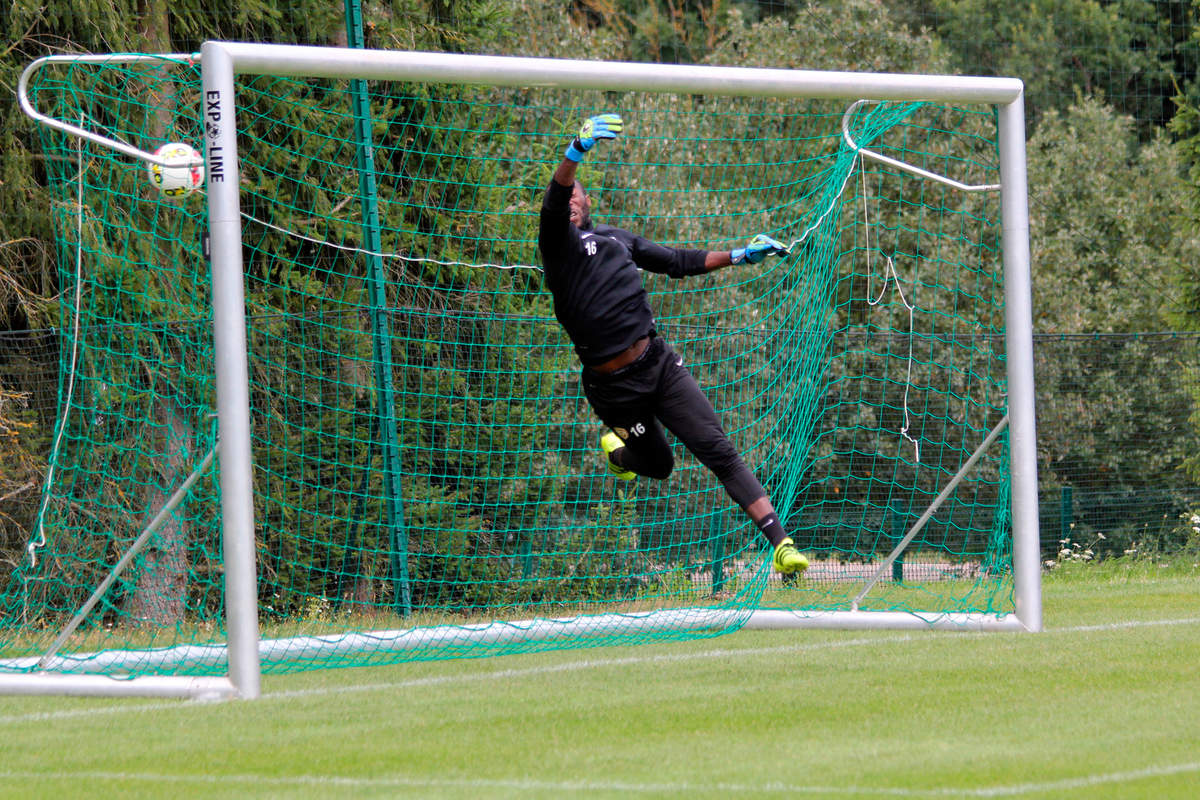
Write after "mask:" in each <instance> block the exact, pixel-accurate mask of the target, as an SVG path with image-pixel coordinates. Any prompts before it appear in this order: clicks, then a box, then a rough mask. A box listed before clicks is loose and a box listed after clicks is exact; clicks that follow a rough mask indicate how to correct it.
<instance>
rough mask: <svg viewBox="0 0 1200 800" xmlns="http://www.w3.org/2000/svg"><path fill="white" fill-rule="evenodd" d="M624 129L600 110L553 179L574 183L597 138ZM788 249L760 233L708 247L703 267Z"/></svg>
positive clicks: (754, 260)
mask: <svg viewBox="0 0 1200 800" xmlns="http://www.w3.org/2000/svg"><path fill="white" fill-rule="evenodd" d="M623 129H624V123H623V122H622V120H621V117H620V115H618V114H597V115H596V116H594V117H588V118H587V119H586V120H584V123H583V125H582V126H581V127H580V128H579V134H578V135H577V136H576V137H575V138H574V139H573V140H572V141H571V143H570V144H569V145H568V146H567V150H566V152H565V153H564V154H563V159H562V161H561V162H560V163H559V165H558V168H557V169H555V170H554V182H555V183H557V184H559V185H560V186H574V185H575V173H576V171H577V170H578V169H579V162H580V161H582V160H583V157H584V156H585V155H586V154H587V153H588V151H590V150H591V149H592V148H593V147H595V146H596V142H598V141H600V140H601V139H615V138H617V134H619V133H621V131H622V130H623ZM788 252H789V251H788V248H787V246H786V245H784V244H783V243H782V242H778V241H776V240H775V239H772V238H771V237H769V236H767V235H766V234H762V233H760V234H758V235H757V236H755V237H754V238H753V239H751V240H750V241H749V242H747V243H746V245H745V246H744V247H738V248H735V249H734V250H710V251H708V252H707V253H705V255H704V270H705V271H706V272H712V271H713V270H717V269H721V268H722V267H728V266H730V265H733V264H741V263H743V262H749V263H751V264H757V263H759V262H760V261H762V260H763V259H765V258H766V257H767V256H771V255H773V256H783V255H786V254H787V253H788Z"/></svg>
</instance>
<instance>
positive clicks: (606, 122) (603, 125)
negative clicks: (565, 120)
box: [566, 114, 621, 162]
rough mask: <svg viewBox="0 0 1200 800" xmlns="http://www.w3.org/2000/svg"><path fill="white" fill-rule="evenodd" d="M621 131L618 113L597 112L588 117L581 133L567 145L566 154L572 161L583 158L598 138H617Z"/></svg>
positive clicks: (580, 130)
mask: <svg viewBox="0 0 1200 800" xmlns="http://www.w3.org/2000/svg"><path fill="white" fill-rule="evenodd" d="M620 132H621V117H620V116H618V115H617V114H597V115H596V116H594V117H588V119H587V120H585V121H584V123H583V127H581V128H580V129H579V135H578V136H576V137H575V139H574V141H572V142H571V144H570V145H569V146H568V147H567V152H566V156H567V158H569V159H571V160H572V161H575V162H579V161H582V160H583V154H584V153H586V152H587V151H588V150H591V149H592V147H594V146H595V144H596V140H597V139H615V138H617V134H618V133H620Z"/></svg>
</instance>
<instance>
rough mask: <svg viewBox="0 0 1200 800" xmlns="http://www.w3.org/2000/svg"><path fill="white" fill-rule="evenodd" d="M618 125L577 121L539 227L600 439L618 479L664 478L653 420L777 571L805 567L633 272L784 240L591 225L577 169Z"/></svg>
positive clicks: (698, 264)
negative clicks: (730, 505) (660, 235)
mask: <svg viewBox="0 0 1200 800" xmlns="http://www.w3.org/2000/svg"><path fill="white" fill-rule="evenodd" d="M620 132H621V118H620V117H619V116H617V115H616V114H600V115H599V116H595V117H591V118H590V119H588V120H587V121H586V122H584V124H583V127H582V128H581V129H580V131H579V135H578V136H577V137H576V138H575V139H574V140H573V141H572V142H571V144H570V145H569V146H568V147H567V151H566V155H565V156H564V157H563V160H562V163H560V164H559V165H558V168H557V169H555V171H554V179H553V180H552V181H550V186H549V187H548V188H547V189H546V195H545V198H544V199H543V201H542V213H541V222H540V227H539V230H538V247H539V248H540V249H541V251H542V266H543V268H544V270H545V280H546V287H547V288H548V289H549V290H550V292H551V294H552V295H553V297H554V315H555V316H556V317H557V318H558V321H559V322H560V323H561V324H562V326H563V328H564V329H566V331H567V334H568V335H569V336H570V337H571V341H572V342H573V343H574V344H575V352H576V353H577V354H578V355H579V360H580V361H582V362H583V374H582V382H583V391H584V394H585V395H586V396H587V399H588V402H589V403H590V404H591V406H592V409H593V410H594V411H595V412H596V415H597V416H598V417H600V419H601V421H602V422H603V423H604V424H605V425H606V426H608V427H609V428H611V429H612V430H611V432H609V433H606V434H605V435H604V436H603V437H602V438H601V440H600V445H601V447H602V448H603V450H604V452H605V454H606V456H605V457H606V461H607V463H608V467H609V469H610V470H611V471H612V472H613V473H614V474H615V475H616V476H617V477H619V478H622V479H624V480H632V479H633V478H634V477H635V475H643V476H645V477H648V478H654V479H656V480H664V479H666V478H667V477H668V476H669V475H670V474H671V470H672V469H673V468H674V466H675V465H674V458H673V456H672V455H671V448H670V445H668V443H667V439H666V436H665V435H664V434H663V430H662V427H661V426H660V425H659V423H660V422H661V423H662V425H665V426H666V428H667V430H669V431H671V433H672V434H674V435H675V436H676V437H677V438H678V439H679V441H681V442H683V444H684V446H686V447H687V448H688V450H690V451H691V452H692V453H693V454H694V455H695V456H696V458H698V459H699V460H700V462H701V463H702V464H704V466H706V467H708V468H709V469H710V470H712V472H713V474H715V475H716V476H717V479H718V480H720V481H721V484H722V485H723V486H724V487H725V491H727V492H728V493H729V496H730V497H732V498H733V499H734V501H735V502H737V504H738V505H740V506H741V507H742V508H743V509H745V511H746V514H747V515H749V517H750V519H752V520H753V521H754V524H755V525H757V526H758V528H759V530H761V531H762V532H763V535H765V536H766V537H767V539H768V540H769V541H770V542H771V546H772V547H773V548H774V551H775V554H774V565H775V569H776V570H778V571H780V572H783V573H796V572H801V571H803V570H804V569H807V567H808V559H807V558H805V557H804V555H803V554H802V553H800V552H799V551H798V550H797V549H796V547H795V545H794V543H793V542H792V539H791V538H790V537H789V536H788V535H787V531H785V530H784V528H783V524H782V523H781V522H780V520H779V515H778V514H776V513H775V508H774V506H772V505H771V500H770V498H769V497H767V493H766V490H765V489H763V486H762V484H761V483H759V481H758V478H756V477H755V476H754V473H752V472H751V471H750V470H749V468H747V467H746V465H745V463H744V462H743V461H742V459H741V456H739V455H738V453H737V451H736V450H735V449H734V447H733V444H732V443H731V442H730V441H729V438H728V437H727V436H726V435H725V431H724V429H723V428H722V427H721V422H720V420H719V419H718V418H717V414H716V411H715V410H713V407H712V403H710V402H709V400H708V398H707V397H705V395H704V393H703V392H702V391H701V389H700V386H699V385H698V384H697V383H696V380H695V378H693V377H692V375H691V373H690V372H688V370H687V368H686V367H684V366H683V358H682V357H681V356H679V355H678V354H677V353H676V352H675V351H674V350H673V349H672V348H671V345H669V344H668V343H667V342H665V341H664V340H663V339H662V338H661V337H659V336H658V335H657V333H656V331H655V329H654V314H653V312H652V311H651V309H650V302H649V296H648V295H647V293H646V290H645V289H644V288H643V286H642V280H641V276H639V275H638V268H639V267H640V268H641V269H646V270H650V271H651V272H658V273H663V274H666V275H669V276H670V277H672V278H686V277H688V276H689V275H702V274H704V273H706V272H711V271H712V270H716V269H720V268H721V267H727V266H729V265H730V264H740V263H742V262H749V263H751V264H757V263H758V262H760V261H762V260H763V259H765V258H766V257H767V256H769V255H776V256H779V255H783V254H784V253H786V252H787V248H786V247H784V245H782V244H780V243H779V242H777V241H775V240H774V239H771V238H769V237H767V236H764V235H761V234H760V235H758V236H755V237H754V238H753V239H751V240H750V242H749V243H748V244H747V245H746V246H745V247H739V248H737V249H736V250H733V251H707V250H677V249H674V248H670V247H664V246H663V245H659V244H655V243H654V242H651V241H649V240H648V239H645V238H643V237H641V236H638V235H637V234H635V233H630V232H629V231H626V230H622V229H620V228H614V227H612V226H610V225H603V224H595V223H593V222H592V218H591V213H590V212H591V201H590V200H589V198H588V194H587V191H586V190H585V189H584V188H583V186H582V185H581V184H580V183H579V182H578V181H576V180H575V171H576V169H577V168H578V166H579V162H580V161H581V160H582V159H583V157H584V154H585V153H587V151H589V150H590V149H592V147H593V146H594V145H595V143H596V142H597V141H599V140H600V139H613V138H615V137H616V136H617V134H618V133H620Z"/></svg>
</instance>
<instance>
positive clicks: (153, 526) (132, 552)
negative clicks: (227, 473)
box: [38, 447, 217, 669]
mask: <svg viewBox="0 0 1200 800" xmlns="http://www.w3.org/2000/svg"><path fill="white" fill-rule="evenodd" d="M216 454H217V448H216V447H213V448H212V449H210V450H209V451H208V455H206V456H205V457H204V460H203V461H201V462H200V466H198V467H196V468H195V469H194V470H192V474H191V475H189V476H188V477H187V479H186V480H185V481H184V482H183V483H182V484H181V485H180V486H179V488H178V489H176V490H175V492H174V493H173V494H172V495H171V497H170V499H168V500H167V502H166V503H164V504H163V507H162V508H160V509H159V510H158V513H157V514H155V515H154V518H153V519H151V520H150V524H149V525H147V526H146V527H145V528H144V529H143V530H142V532H141V534H139V535H138V537H137V538H136V539H134V540H133V544H131V545H130V546H129V549H128V550H126V551H125V555H123V556H121V560H120V561H118V562H117V563H116V565H115V566H113V568H112V569H111V570H109V572H108V575H106V576H104V580H102V581H101V582H100V585H99V586H97V587H96V589H95V591H93V592H92V594H91V596H90V597H89V598H88V599H87V600H86V601H85V602H84V604H83V605H82V606H80V607H79V610H78V611H76V612H75V616H73V617H71V621H70V622H68V623H67V624H66V626H65V627H64V628H63V629H62V631H61V632H60V633H59V634H58V637H57V638H56V639H55V640H54V642H53V643H52V644H51V645H50V648H49V649H48V650H47V651H46V653H45V655H43V656H42V657H41V660H39V661H38V666H39V667H41V668H43V669H44V668H45V667H46V665H47V664H48V663H49V662H50V660H51V659H52V658H54V656H55V655H56V654H57V653H58V649H59V648H60V647H62V646H63V643H64V642H66V641H67V639H69V638H70V637H71V634H72V633H74V632H75V630H76V629H77V628H78V627H79V626H80V625H81V624H82V623H83V621H84V620H85V619H87V615H88V614H90V613H91V612H92V609H93V608H95V607H96V604H97V603H99V602H100V599H101V598H102V597H104V595H105V594H107V593H108V590H109V587H111V586H112V585H113V583H114V582H116V580H117V578H119V577H121V573H123V572H124V571H125V570H126V569H127V568H128V567H129V565H130V564H131V563H132V562H133V559H135V558H136V557H137V555H138V553H140V552H142V550H143V549H144V548H145V547H146V545H147V544H149V543H150V539H151V538H152V537H153V536H154V534H155V533H157V532H158V529H159V528H161V527H162V526H163V524H164V523H166V521H167V520H168V519H169V518H170V516H171V514H172V513H174V511H175V509H176V508H178V507H179V505H180V504H181V503H182V502H183V500H184V498H186V497H187V495H188V492H190V491H191V490H192V486H194V485H195V484H196V481H198V480H200V476H201V475H203V474H204V473H205V472H207V471H208V468H209V467H211V466H212V463H213V459H214V458H215V457H216Z"/></svg>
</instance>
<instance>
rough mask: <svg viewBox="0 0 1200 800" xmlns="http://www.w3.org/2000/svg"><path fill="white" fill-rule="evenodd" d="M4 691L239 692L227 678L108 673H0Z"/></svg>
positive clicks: (203, 696)
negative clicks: (115, 675) (116, 676)
mask: <svg viewBox="0 0 1200 800" xmlns="http://www.w3.org/2000/svg"><path fill="white" fill-rule="evenodd" d="M0 694H2V695H39V696H47V695H56V696H60V697H62V696H66V697H158V698H178V699H180V700H206V701H208V700H230V699H232V698H234V697H237V696H238V691H237V688H236V687H235V686H234V685H233V682H232V681H230V680H229V679H228V678H211V677H210V678H186V677H177V676H155V675H147V676H141V677H137V678H110V677H108V676H105V675H66V674H54V673H40V674H23V675H3V674H0Z"/></svg>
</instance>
